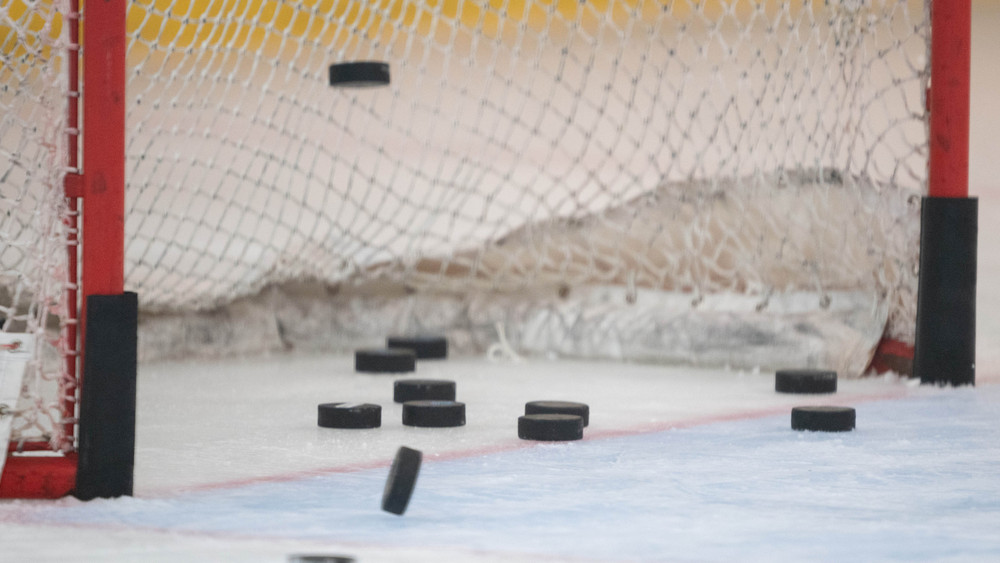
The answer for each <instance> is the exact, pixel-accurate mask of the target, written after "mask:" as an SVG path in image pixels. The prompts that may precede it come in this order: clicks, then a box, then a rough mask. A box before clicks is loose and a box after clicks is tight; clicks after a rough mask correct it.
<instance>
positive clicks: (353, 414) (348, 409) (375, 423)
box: [317, 403, 382, 428]
mask: <svg viewBox="0 0 1000 563" xmlns="http://www.w3.org/2000/svg"><path fill="white" fill-rule="evenodd" d="M317 422H318V423H319V425H320V426H322V427H323V428H378V427H379V426H382V407H380V406H379V405H373V404H371V403H323V404H321V405H320V406H319V417H318V420H317Z"/></svg>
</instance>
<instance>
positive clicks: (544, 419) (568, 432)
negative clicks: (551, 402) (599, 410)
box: [517, 414, 583, 442]
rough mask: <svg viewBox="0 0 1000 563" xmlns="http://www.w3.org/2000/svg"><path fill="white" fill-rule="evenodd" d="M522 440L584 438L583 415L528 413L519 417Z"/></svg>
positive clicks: (518, 429) (518, 433) (519, 435)
mask: <svg viewBox="0 0 1000 563" xmlns="http://www.w3.org/2000/svg"><path fill="white" fill-rule="evenodd" d="M517 437H518V438H520V439H522V440H540V441H546V442H564V441H569V440H579V439H581V438H583V417H581V416H578V415H575V414H526V415H524V416H521V417H518V419H517Z"/></svg>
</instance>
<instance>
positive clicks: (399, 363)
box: [354, 348, 417, 373]
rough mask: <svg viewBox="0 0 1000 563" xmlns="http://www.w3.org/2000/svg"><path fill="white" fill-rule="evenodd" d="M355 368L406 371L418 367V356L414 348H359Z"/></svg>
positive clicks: (380, 371)
mask: <svg viewBox="0 0 1000 563" xmlns="http://www.w3.org/2000/svg"><path fill="white" fill-rule="evenodd" d="M354 369H355V371H360V372H365V373H404V372H408V371H414V370H416V369H417V357H416V355H415V354H414V353H413V350H404V349H395V350H389V349H385V348H383V349H373V350H357V351H355V352H354Z"/></svg>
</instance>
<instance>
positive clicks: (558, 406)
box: [524, 401, 590, 426]
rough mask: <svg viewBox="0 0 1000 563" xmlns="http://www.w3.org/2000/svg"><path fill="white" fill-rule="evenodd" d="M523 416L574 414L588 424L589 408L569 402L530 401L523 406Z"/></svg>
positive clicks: (585, 424)
mask: <svg viewBox="0 0 1000 563" xmlns="http://www.w3.org/2000/svg"><path fill="white" fill-rule="evenodd" d="M524 414H575V415H576V416H579V417H580V418H582V419H583V425H584V426H587V425H588V424H590V407H588V406H587V405H586V404H584V403H574V402H571V401H531V402H530V403H525V404H524Z"/></svg>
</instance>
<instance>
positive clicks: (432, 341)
mask: <svg viewBox="0 0 1000 563" xmlns="http://www.w3.org/2000/svg"><path fill="white" fill-rule="evenodd" d="M386 346H388V347H389V348H406V349H410V350H413V353H414V354H416V355H417V359H418V360H429V359H441V358H447V357H448V339H447V338H445V337H443V336H390V337H389V338H387V339H386Z"/></svg>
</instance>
